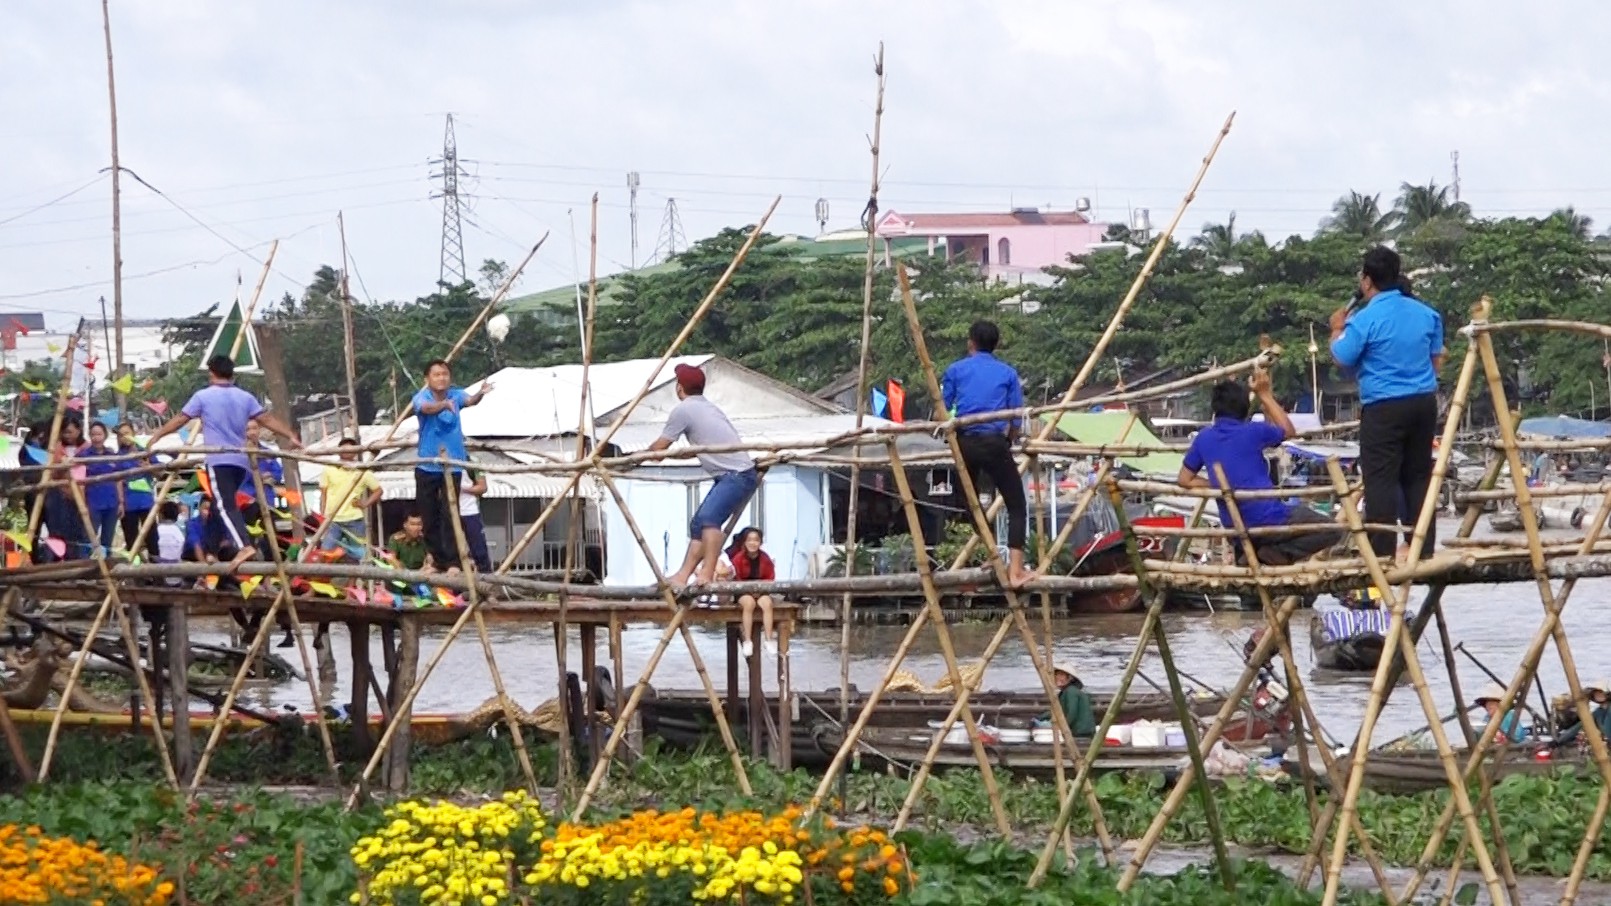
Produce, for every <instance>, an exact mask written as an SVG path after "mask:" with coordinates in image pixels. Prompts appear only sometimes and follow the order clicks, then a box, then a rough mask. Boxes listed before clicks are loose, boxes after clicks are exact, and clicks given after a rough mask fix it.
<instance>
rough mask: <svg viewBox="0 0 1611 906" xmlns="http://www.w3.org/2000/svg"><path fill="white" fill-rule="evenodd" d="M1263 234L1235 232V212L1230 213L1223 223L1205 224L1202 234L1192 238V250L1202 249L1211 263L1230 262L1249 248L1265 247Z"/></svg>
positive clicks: (1257, 232)
mask: <svg viewBox="0 0 1611 906" xmlns="http://www.w3.org/2000/svg"><path fill="white" fill-rule="evenodd" d="M1267 245H1268V243H1267V242H1265V239H1264V234H1263V233H1261V232H1259V231H1258V230H1254V231H1253V232H1251V233H1242V234H1238V233H1237V232H1236V212H1235V211H1232V212H1231V213H1230V216H1229V217H1226V218H1225V222H1224V223H1205V224H1203V229H1202V232H1200V233H1198V234H1197V235H1196V236H1194V237H1192V240H1191V246H1192V248H1196V249H1202V250H1203V253H1204V254H1205V255H1207V256H1208V258H1209V260H1211V261H1231V260H1234V259H1236V258H1238V257H1239V256H1240V255H1241V253H1243V252H1246V251H1247V250H1249V249H1250V248H1253V247H1258V246H1267Z"/></svg>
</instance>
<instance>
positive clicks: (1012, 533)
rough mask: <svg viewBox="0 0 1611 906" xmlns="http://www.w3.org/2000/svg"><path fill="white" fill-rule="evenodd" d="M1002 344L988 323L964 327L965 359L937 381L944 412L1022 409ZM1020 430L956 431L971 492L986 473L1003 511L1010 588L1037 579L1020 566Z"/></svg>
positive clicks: (1023, 518)
mask: <svg viewBox="0 0 1611 906" xmlns="http://www.w3.org/2000/svg"><path fill="white" fill-rule="evenodd" d="M1000 342H1001V330H1000V329H999V328H997V327H996V325H995V323H994V322H992V321H975V322H973V326H972V327H969V328H968V355H967V357H966V358H963V359H958V360H957V361H955V362H952V363H951V365H950V366H949V367H947V368H946V369H945V377H944V378H942V379H941V381H940V392H941V394H942V395H943V396H944V397H945V400H944V402H945V408H946V411H948V412H950V413H951V417H952V418H960V417H963V416H967V415H977V414H979V413H981V412H999V411H1000V410H1003V409H1022V408H1023V406H1024V384H1023V382H1022V381H1020V380H1019V379H1018V372H1017V371H1016V370H1014V368H1013V367H1012V366H1011V365H1008V364H1007V363H1006V362H1003V361H1002V360H1000V359H998V358H996V344H998V343H1000ZM1020 427H1021V425H1020V423H1019V420H1018V419H1017V418H1016V417H1014V418H1011V419H1009V420H1007V421H999V422H984V423H982V424H974V425H968V426H966V427H964V428H962V429H961V430H960V431H958V432H957V446H958V447H960V448H961V450H962V464H963V465H964V466H965V467H966V468H967V470H968V475H969V477H970V478H971V479H972V481H973V490H974V493H978V491H979V479H980V478H981V477H982V476H985V475H988V476H990V481H991V483H993V484H994V485H995V486H996V493H997V494H1000V495H1001V500H1002V503H1004V504H1005V505H1006V507H1007V560H1008V563H1007V570H1008V572H1007V581H1008V582H1009V583H1010V584H1011V585H1012V586H1013V587H1014V588H1017V587H1020V586H1022V585H1023V584H1024V583H1026V582H1028V581H1030V580H1031V579H1033V578H1035V573H1034V572H1033V571H1032V570H1030V569H1028V568H1026V567H1025V566H1024V542H1025V541H1026V539H1027V536H1028V533H1029V505H1028V503H1027V502H1026V501H1025V499H1024V481H1023V478H1022V477H1020V476H1019V474H1018V464H1017V463H1016V462H1014V461H1013V455H1012V447H1013V442H1014V441H1015V440H1017V438H1018V432H1019V428H1020Z"/></svg>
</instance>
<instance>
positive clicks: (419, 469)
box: [413, 359, 492, 573]
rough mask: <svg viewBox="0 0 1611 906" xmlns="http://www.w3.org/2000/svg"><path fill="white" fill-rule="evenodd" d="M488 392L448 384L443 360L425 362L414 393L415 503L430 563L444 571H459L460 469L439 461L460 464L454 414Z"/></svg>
mask: <svg viewBox="0 0 1611 906" xmlns="http://www.w3.org/2000/svg"><path fill="white" fill-rule="evenodd" d="M491 392H492V382H490V381H482V382H481V389H480V390H477V391H476V392H475V393H474V394H470V393H466V392H465V391H464V390H463V389H462V388H460V387H455V386H453V369H452V367H450V366H449V365H448V363H447V362H446V361H444V360H442V359H436V360H435V361H433V362H431V363H430V364H429V365H426V366H425V386H424V387H421V388H420V392H418V393H416V394H414V400H413V404H414V413H415V415H416V416H417V420H418V422H419V447H418V453H419V459H420V461H419V463H418V464H417V465H415V466H414V504H415V506H417V507H419V511H420V518H421V519H422V520H424V523H425V526H424V527H425V545H426V547H427V548H429V550H430V552H431V563H432V564H433V565H434V566H435V567H436V568H437V569H439V570H442V571H443V572H449V573H452V572H457V571H458V569H459V543H458V539H457V538H456V537H455V536H454V534H453V513H454V510H455V509H456V508H457V507H458V505H459V470H458V467H456V466H448V465H444V464H443V463H442V462H440V461H433V460H452V461H455V462H464V461H465V460H467V459H468V458H469V454H467V453H466V452H465V450H464V425H463V424H462V423H461V422H460V421H459V412H460V411H462V410H464V409H468V408H469V407H471V406H475V405H479V404H480V402H481V401H482V400H483V399H485V398H486V396H487V394H488V393H491Z"/></svg>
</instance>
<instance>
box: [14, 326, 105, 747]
mask: <svg viewBox="0 0 1611 906" xmlns="http://www.w3.org/2000/svg"><path fill="white" fill-rule="evenodd" d="M77 352H78V334H77V333H74V334H73V335H72V336H70V337H68V338H67V351H66V352H65V353H63V359H62V362H63V366H62V380H61V383H60V384H58V385H57V386H56V412H55V413H54V414H53V415H52V416H51V418H50V436H49V437H48V438H47V439H46V441H45V465H44V466H42V467H41V468H43V469H45V470H46V471H45V473H44V474H46V475H50V474H52V473H53V472H59V471H61V466H60V465H59V464H57V463H56V461H55V460H56V445H57V444H59V443H61V433H62V419H63V418H64V417H65V416H66V413H67V401H68V399H70V398H71V397H72V390H73V356H74V354H75V353H77ZM28 440H29V441H30V442H33V441H34V438H33V437H31V436H30V437H29V438H28ZM67 481H68V482H71V481H72V479H71V478H70V477H69V478H68V479H67ZM44 515H45V495H44V494H43V493H41V494H39V495H38V496H36V497H34V506H33V512H31V513H29V514H28V539H29V542H30V543H32V542H34V541H36V540H37V539H38V538H39V522H40V520H41V519H42V518H43V517H44ZM89 530H90V527H89V524H88V523H85V525H84V531H85V532H88V531H89ZM63 550H65V548H64V549H63ZM47 763H48V760H47ZM40 773H41V774H43V773H44V771H43V770H41V771H40Z"/></svg>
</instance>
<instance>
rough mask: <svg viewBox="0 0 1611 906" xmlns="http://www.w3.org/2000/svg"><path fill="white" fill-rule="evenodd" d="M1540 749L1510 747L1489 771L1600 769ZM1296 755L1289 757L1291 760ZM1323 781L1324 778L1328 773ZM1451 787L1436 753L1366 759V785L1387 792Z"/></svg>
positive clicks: (1341, 764) (1575, 755)
mask: <svg viewBox="0 0 1611 906" xmlns="http://www.w3.org/2000/svg"><path fill="white" fill-rule="evenodd" d="M1539 751H1541V750H1540V749H1538V748H1536V747H1532V746H1515V747H1512V748H1510V749H1509V750H1508V751H1507V752H1506V753H1505V757H1504V759H1503V760H1501V761H1499V762H1498V765H1497V768H1496V767H1495V765H1494V764H1493V756H1489V764H1488V766H1487V767H1486V768H1485V770H1490V771H1494V772H1495V779H1496V780H1503V779H1504V778H1506V777H1510V776H1513V775H1520V776H1538V775H1546V774H1553V773H1555V772H1556V771H1571V772H1577V773H1582V774H1592V773H1595V772H1596V771H1597V770H1598V769H1597V768H1596V767H1595V766H1594V761H1593V759H1592V758H1590V757H1589V756H1588V755H1586V754H1583V753H1579V752H1575V751H1565V752H1556V753H1554V754H1553V755H1552V756H1551V757H1549V758H1547V759H1543V760H1540V759H1538V758H1537V757H1536V755H1537V753H1538V752H1539ZM1292 758H1293V756H1291V755H1289V756H1287V759H1288V761H1289V762H1290V761H1291V760H1292ZM1454 758H1455V766H1456V767H1457V768H1463V767H1465V763H1466V758H1467V755H1466V752H1465V751H1463V750H1456V751H1455V753H1454ZM1311 763H1312V764H1313V765H1315V766H1316V770H1317V771H1319V768H1318V766H1319V765H1320V763H1321V762H1320V760H1319V759H1318V758H1316V759H1312V761H1311ZM1337 765H1338V768H1339V769H1340V770H1341V771H1342V772H1343V773H1344V775H1345V776H1346V773H1347V772H1348V771H1349V770H1351V769H1352V767H1353V758H1352V756H1344V757H1343V758H1340V759H1338V760H1337ZM1320 773H1321V774H1322V777H1321V779H1324V776H1323V775H1324V772H1323V771H1321V772H1320ZM1448 785H1449V780H1448V775H1447V774H1446V773H1445V772H1444V767H1443V762H1442V761H1440V760H1439V759H1438V753H1437V752H1436V751H1415V752H1372V753H1371V754H1370V757H1369V758H1367V759H1365V786H1367V787H1369V788H1371V789H1373V790H1377V791H1380V792H1384V793H1398V794H1410V793H1422V792H1426V791H1428V790H1437V789H1444V788H1446V787H1447V786H1448Z"/></svg>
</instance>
